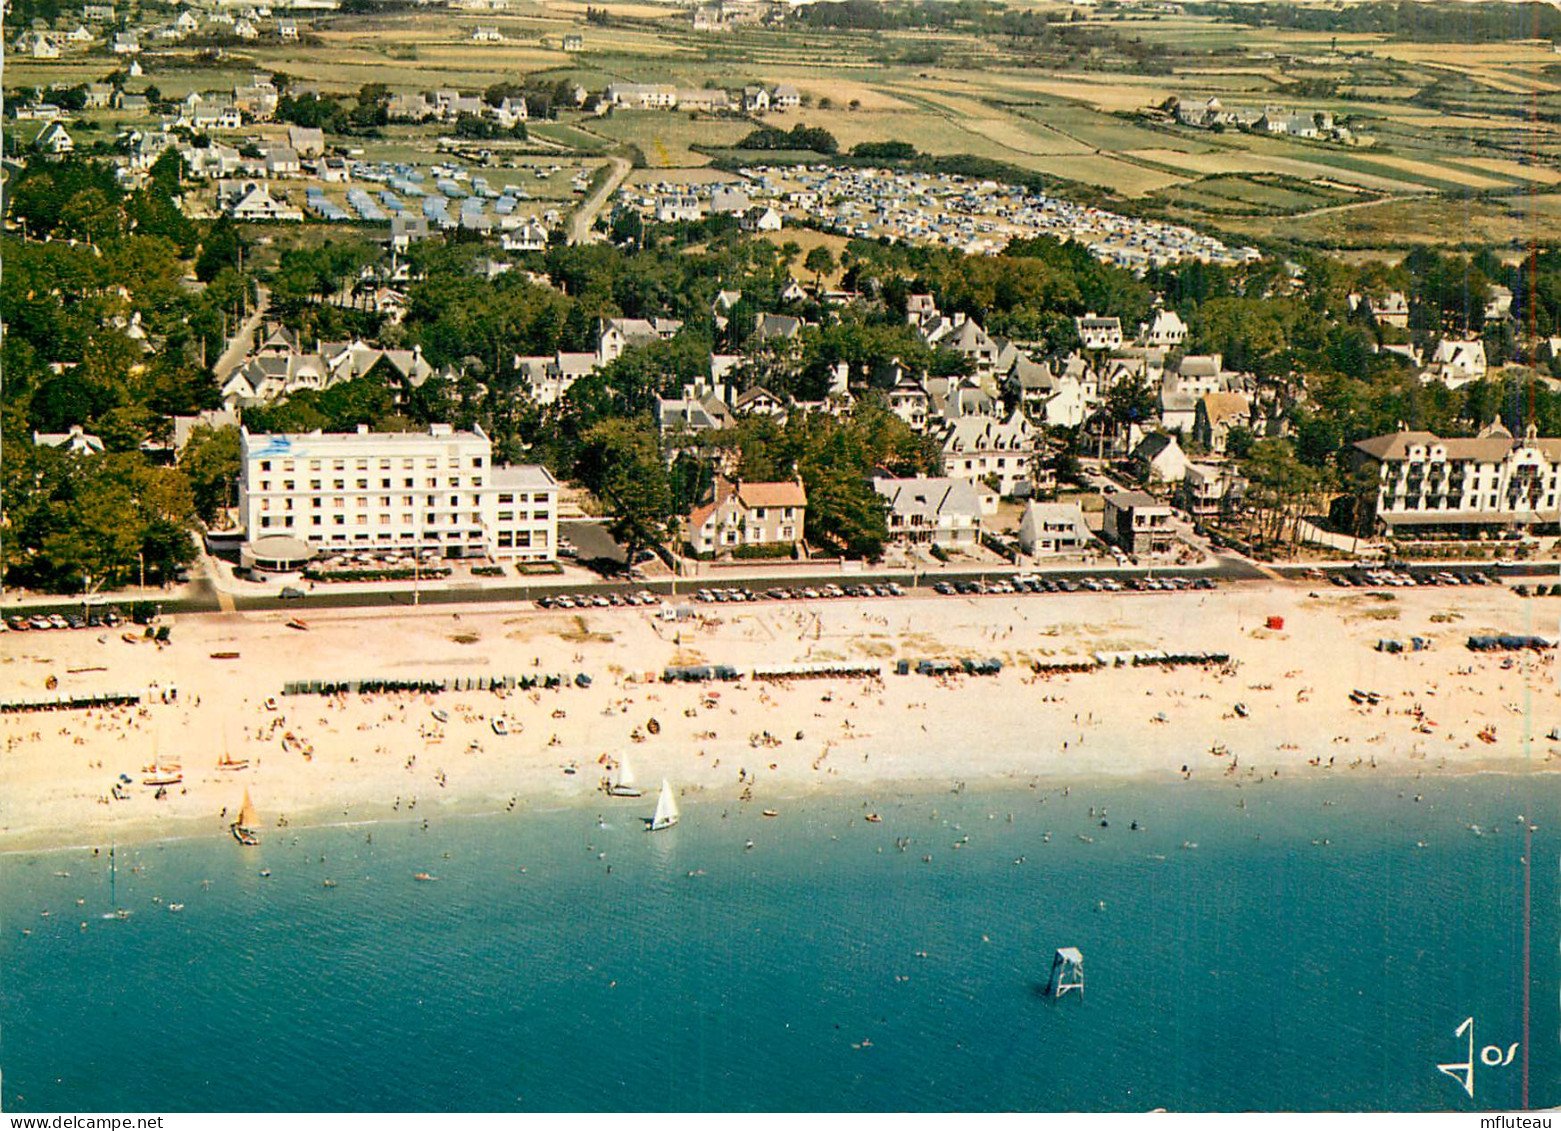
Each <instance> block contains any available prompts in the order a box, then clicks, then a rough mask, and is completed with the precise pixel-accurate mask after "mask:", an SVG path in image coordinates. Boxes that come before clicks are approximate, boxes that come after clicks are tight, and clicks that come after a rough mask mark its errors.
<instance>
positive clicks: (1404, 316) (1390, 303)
mask: <svg viewBox="0 0 1561 1131" xmlns="http://www.w3.org/2000/svg"><path fill="white" fill-rule="evenodd" d="M1365 303H1366V310H1367V311H1368V312H1369V313H1370V314H1371V316H1372V318H1374V319H1376V321H1377V322H1378V323H1379V324H1381V325H1383V326H1393V327H1396V328H1397V329H1400V330H1403V329H1407V328H1408V326H1409V300H1408V299H1406V298H1405V297H1404V295H1403V293H1402V292H1400V291H1390V292H1389V293H1388V294H1387V295H1386V296H1384V297H1383V298H1380V299H1374V298H1368V299H1366V300H1365Z"/></svg>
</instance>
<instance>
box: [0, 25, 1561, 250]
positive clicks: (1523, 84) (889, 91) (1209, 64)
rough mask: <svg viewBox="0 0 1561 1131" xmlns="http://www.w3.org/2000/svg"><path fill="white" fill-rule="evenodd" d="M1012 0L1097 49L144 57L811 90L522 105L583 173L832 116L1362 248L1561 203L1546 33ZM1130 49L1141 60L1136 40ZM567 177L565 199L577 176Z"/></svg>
mask: <svg viewBox="0 0 1561 1131" xmlns="http://www.w3.org/2000/svg"><path fill="white" fill-rule="evenodd" d="M1020 7H1021V8H1022V9H1029V8H1033V9H1035V10H1037V11H1042V12H1059V11H1065V12H1066V13H1067V20H1068V22H1069V26H1070V27H1075V28H1078V29H1079V30H1080V31H1081V32H1082V33H1087V34H1090V35H1094V36H1096V37H1097V39H1096V40H1091V41H1089V42H1090V43H1091V44H1099V45H1095V46H1089V47H1087V48H1084V49H1073V48H1069V49H1066V50H1058V49H1057V48H1056V47H1055V45H1050V46H1048V45H1046V44H1042V43H1037V42H1027V41H1023V40H1021V39H1019V38H1016V39H1015V40H1014V41H1013V42H1009V41H1008V40H1006V39H1003V40H1001V41H999V40H998V39H996V38H983V37H982V36H981V35H978V34H976V33H974V32H973V31H969V30H963V29H962V28H944V27H940V28H925V27H921V28H905V29H886V30H863V29H856V30H848V29H826V28H819V27H807V26H800V25H798V24H797V23H795V22H793V21H788V22H786V23H784V24H782V25H778V26H771V27H753V26H749V27H739V28H733V29H731V30H727V31H722V32H695V31H693V30H692V28H691V26H690V22H689V16H688V10H687V9H679V8H673V7H671V6H663V5H658V4H645V3H629V4H614V5H611V7H610V12H609V13H608V14H607V16H606V17H605V18H603V17H602V16H601V15H600V13H598V15H597V16H596V17H594V18H592V19H590V20H588V19H587V6H586V5H585V4H581V3H574V2H563V0H524V2H517V3H515V4H514V5H512V6H511V7H510V8H508V9H506V10H500V11H494V12H483V13H477V12H467V11H460V12H443V11H433V10H429V9H426V8H420V9H416V10H413V11H409V12H396V13H379V14H373V15H346V14H340V13H334V14H321V15H318V16H308V15H305V16H301V17H300V20H301V22H302V23H303V24H304V25H305V29H304V40H305V42H304V43H303V44H302V45H286V44H282V43H280V42H276V41H274V40H269V39H261V40H258V41H255V42H252V43H247V44H234V45H232V46H230V47H228V48H225V49H224V53H223V55H222V57H221V58H220V59H218V60H216V61H215V62H214V63H212V62H211V61H207V62H205V63H199V64H198V63H197V61H196V60H195V59H194V58H193V53H191V52H188V51H181V50H179V49H177V48H167V47H161V46H159V47H156V48H153V49H149V50H148V51H147V52H146V54H145V56H144V57H143V59H144V62H145V63H146V64H147V66H148V71H149V74H152V75H154V76H155V82H156V84H157V86H158V87H159V89H160V90H161V91H162V92H163V94H164V95H166V96H170V97H175V98H177V97H182V96H184V95H185V94H187V93H189V92H190V91H196V90H200V91H205V90H220V89H224V88H230V87H231V86H232V85H234V84H235V83H239V82H243V81H245V80H246V78H247V76H248V75H249V74H250V73H252V72H253V71H256V70H266V69H271V70H281V71H284V72H285V73H287V74H288V75H289V76H291V77H292V79H293V81H294V82H295V83H305V84H312V85H314V86H316V87H317V88H318V89H319V90H321V91H323V92H327V93H337V94H344V95H350V94H352V93H354V92H356V91H357V90H358V88H359V87H361V86H362V85H363V84H365V83H369V82H381V83H385V84H386V85H387V86H389V87H390V89H391V90H393V91H414V90H425V91H431V90H434V89H441V88H453V89H459V90H463V91H468V92H476V91H482V90H484V89H485V88H487V87H489V86H490V85H492V84H494V83H496V82H500V81H510V82H515V81H520V80H521V79H523V78H525V77H527V76H535V77H537V78H538V79H540V80H542V81H544V82H546V83H549V84H551V83H554V82H557V81H559V80H569V81H572V82H575V83H578V84H580V85H581V86H583V87H584V88H586V89H587V90H591V91H599V90H601V89H602V88H603V87H605V86H606V85H607V84H609V83H615V82H660V83H667V84H670V85H673V86H675V87H678V88H697V87H705V86H718V87H721V88H724V89H726V90H729V91H740V90H741V89H742V88H743V87H744V86H749V85H771V86H772V85H774V84H776V83H779V82H786V83H790V84H792V85H794V86H795V87H796V88H797V89H798V90H799V91H800V93H801V95H802V99H803V105H802V107H801V109H800V110H798V111H795V112H793V113H790V114H768V115H762V116H761V115H743V114H732V115H723V116H714V117H713V116H708V115H699V116H697V117H692V116H690V115H689V114H687V113H683V112H657V111H625V110H621V109H620V110H617V111H615V112H613V113H611V114H609V115H607V116H604V117H600V118H598V117H596V116H594V115H591V114H577V113H575V112H573V111H566V112H564V113H563V114H562V115H561V116H560V118H559V119H558V120H556V121H551V122H532V123H531V124H530V129H531V134H532V140H531V142H530V143H529V148H530V149H531V150H532V151H533V152H532V153H531V154H530V155H529V156H527V157H526V158H525V159H524V160H526V161H538V160H542V158H540V157H538V156H537V154H538V153H539V152H542V151H547V150H551V149H556V150H557V152H558V157H557V162H558V163H559V164H560V165H561V166H563V167H567V168H568V169H569V170H570V172H571V175H572V173H573V172H574V171H576V170H578V169H580V168H586V169H587V171H589V170H590V169H593V168H595V167H596V166H597V164H598V163H599V162H600V161H601V160H602V158H603V157H604V156H605V155H606V154H607V153H608V152H610V151H616V152H620V153H628V154H633V155H637V159H643V164H644V165H646V166H648V167H649V168H648V169H647V170H646V171H645V172H646V174H647V175H648V176H649V177H651V178H652V179H654V178H655V177H656V176H657V175H658V174H660V173H662V172H663V171H665V172H666V173H667V174H671V173H672V172H673V171H675V170H683V169H699V168H701V167H704V166H707V165H708V164H709V162H710V160H711V156H710V151H711V150H712V149H717V150H725V155H728V156H730V155H733V154H732V151H731V150H730V148H729V147H731V146H734V145H735V144H736V143H737V142H738V141H740V140H741V139H742V138H743V137H744V136H745V135H746V134H747V133H748V132H749V131H751V130H752V129H753V128H754V127H755V126H756V125H757V124H773V125H776V126H779V127H782V128H789V127H790V126H791V125H794V124H796V123H798V122H804V123H806V124H808V125H810V126H816V127H820V128H823V129H826V130H828V131H829V132H830V133H831V134H832V135H834V137H835V138H836V139H837V141H838V142H839V145H840V148H841V150H842V151H848V150H849V149H850V148H851V147H852V146H854V145H857V144H860V143H862V142H876V141H884V140H903V141H909V142H911V143H912V144H913V145H914V146H915V147H916V148H917V149H918V150H919V151H920V152H922V153H926V154H931V155H936V156H953V155H968V156H971V157H975V158H982V159H987V160H991V161H997V162H1002V163H1005V164H1007V165H1009V166H1012V167H1014V168H1016V169H1020V170H1024V171H1028V172H1031V173H1040V174H1042V175H1044V176H1047V177H1050V178H1053V179H1054V187H1055V189H1056V190H1057V191H1059V192H1061V193H1064V194H1067V193H1069V192H1075V191H1078V192H1084V191H1088V192H1089V193H1091V194H1093V195H1092V199H1098V198H1099V195H1100V194H1101V193H1104V194H1106V196H1107V197H1109V198H1114V199H1116V200H1117V201H1119V202H1120V204H1121V206H1123V207H1131V206H1132V204H1133V202H1134V201H1136V200H1145V201H1146V202H1151V203H1152V204H1153V205H1154V206H1155V207H1156V208H1157V210H1159V211H1160V212H1161V213H1162V214H1163V213H1164V212H1165V211H1166V210H1169V211H1170V213H1171V214H1172V215H1174V216H1178V217H1180V218H1184V219H1186V220H1188V221H1189V222H1194V223H1196V222H1198V221H1199V220H1200V219H1203V220H1210V221H1217V223H1218V224H1219V225H1220V226H1221V227H1222V228H1225V229H1227V230H1237V229H1239V230H1240V231H1241V232H1242V233H1244V234H1246V235H1248V236H1251V237H1254V238H1263V237H1270V236H1276V235H1277V236H1282V237H1285V238H1296V239H1301V240H1305V241H1308V242H1319V241H1326V240H1328V239H1330V238H1334V237H1335V236H1337V237H1338V238H1339V239H1340V240H1341V241H1342V242H1343V244H1344V245H1346V246H1349V247H1368V246H1374V247H1379V248H1382V249H1384V250H1387V251H1392V250H1402V248H1403V247H1405V246H1408V245H1409V244H1412V243H1416V242H1422V241H1427V240H1430V241H1434V242H1445V243H1466V242H1469V241H1470V240H1472V239H1485V238H1489V239H1492V240H1495V241H1497V242H1512V241H1516V242H1522V241H1527V240H1530V239H1533V238H1535V236H1536V233H1538V234H1539V235H1546V234H1547V233H1546V232H1545V231H1542V230H1541V229H1543V227H1544V225H1545V224H1554V222H1555V220H1556V219H1557V217H1558V212H1557V210H1556V207H1555V203H1554V200H1553V199H1552V195H1551V194H1543V195H1539V196H1535V195H1532V194H1533V193H1534V191H1535V190H1536V189H1546V188H1549V187H1551V186H1556V185H1561V58H1558V56H1557V55H1556V54H1555V52H1554V51H1553V50H1551V48H1550V46H1549V45H1548V44H1540V43H1531V42H1512V43H1498V44H1476V45H1472V46H1468V45H1461V44H1448V43H1425V42H1408V41H1399V40H1394V39H1390V38H1388V37H1386V36H1383V35H1378V34H1339V35H1337V36H1333V35H1328V34H1325V33H1321V32H1311V31H1298V30H1292V29H1287V28H1278V27H1251V26H1245V25H1241V24H1237V23H1234V22H1224V21H1216V20H1214V19H1212V18H1211V17H1208V16H1205V15H1201V14H1197V13H1156V14H1154V15H1153V16H1150V15H1148V14H1146V13H1143V12H1133V11H1130V10H1127V9H1120V10H1115V11H1112V10H1098V9H1083V8H1077V9H1075V8H1071V7H1067V8H1064V7H1063V6H1060V5H1055V4H1049V3H1039V4H1030V3H1023V4H1021V5H1020ZM479 22H481V23H483V24H485V25H491V26H495V27H497V28H498V29H499V31H500V33H501V34H502V36H503V41H502V42H499V43H477V42H473V41H472V38H471V32H472V29H473V28H475V27H476V25H477V24H478V23H479ZM566 34H570V35H579V36H581V37H582V39H583V49H582V50H579V51H573V52H565V51H564V50H563V39H564V36H565V35H566ZM1135 41H1136V43H1137V44H1138V45H1139V48H1140V49H1141V51H1142V56H1141V60H1142V61H1140V62H1135V61H1134V58H1132V57H1131V53H1130V52H1127V51H1126V49H1125V48H1124V47H1123V46H1122V44H1127V43H1133V42H1135ZM1145 61H1147V62H1145ZM7 62H8V63H9V64H10V67H9V76H8V77H9V78H10V81H11V83H12V84H14V85H47V84H49V83H51V82H63V83H82V82H88V81H98V80H101V79H102V78H104V77H105V76H106V75H108V74H109V73H110V72H111V71H113V70H115V69H116V68H117V67H118V66H120V61H119V60H116V59H112V58H109V57H107V56H105V55H103V54H101V53H98V54H94V55H89V56H87V57H81V56H79V55H78V56H73V55H71V54H69V53H67V56H66V57H65V58H63V59H60V60H34V59H30V58H20V57H19V58H15V59H8V60H7ZM1150 72H1153V73H1150ZM145 81H146V80H135V82H133V83H132V85H131V89H135V88H136V86H135V83H136V82H139V83H142V84H144V82H145ZM1211 96H1214V97H1218V98H1219V99H1220V100H1221V102H1222V103H1223V104H1224V106H1225V107H1226V108H1228V109H1246V110H1251V111H1254V112H1256V111H1259V110H1261V109H1262V108H1264V107H1265V106H1270V105H1277V106H1280V107H1282V108H1284V109H1286V110H1290V111H1299V112H1313V111H1325V112H1327V113H1328V114H1331V115H1332V116H1333V117H1334V119H1335V120H1336V121H1338V122H1340V123H1343V124H1346V125H1347V126H1348V128H1349V130H1350V134H1351V137H1350V141H1351V144H1341V143H1339V142H1333V141H1325V140H1306V139H1299V138H1290V137H1285V136H1274V135H1268V134H1261V135H1260V134H1258V133H1256V132H1252V131H1245V130H1240V129H1234V128H1232V129H1225V130H1224V131H1223V132H1216V131H1213V130H1199V129H1194V128H1189V127H1186V126H1183V125H1181V124H1179V123H1177V122H1176V121H1175V120H1174V119H1172V118H1170V117H1169V116H1167V115H1166V114H1165V113H1164V112H1163V110H1162V109H1161V108H1162V107H1164V106H1166V105H1167V104H1168V102H1169V101H1172V100H1175V99H1187V100H1190V101H1195V102H1202V101H1203V100H1205V99H1207V98H1209V97H1211ZM116 124H117V123H116ZM143 124H144V123H143ZM435 136H436V135H435V132H434V131H433V130H432V128H431V127H420V128H415V129H392V130H387V131H385V136H384V137H383V138H380V139H374V140H369V141H367V142H365V143H364V144H363V145H362V146H361V148H363V149H364V150H365V153H366V155H374V156H386V157H393V158H395V159H406V158H407V155H417V154H426V153H427V152H428V151H429V150H430V149H431V148H432V142H433V138H434V137H435ZM355 144H356V143H355ZM750 156H752V157H753V158H754V159H755V160H775V159H776V158H777V155H776V154H774V153H764V154H752V155H750ZM798 156H799V157H802V158H805V159H816V158H814V156H813V155H809V154H799V155H798ZM523 175H524V174H523ZM561 176H562V179H563V182H564V185H565V189H564V191H563V195H568V191H567V182H568V180H569V176H566V175H562V174H561ZM636 180H637V181H638V180H640V177H638V176H637V177H636ZM1086 186H1087V189H1086ZM555 187H556V186H553V185H552V184H551V183H549V185H548V186H547V190H546V191H548V192H550V193H551V192H552V191H553V190H554V188H555ZM538 195H541V193H538Z"/></svg>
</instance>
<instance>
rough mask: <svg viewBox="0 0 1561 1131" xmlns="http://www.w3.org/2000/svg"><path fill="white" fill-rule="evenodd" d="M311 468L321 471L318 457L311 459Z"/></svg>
mask: <svg viewBox="0 0 1561 1131" xmlns="http://www.w3.org/2000/svg"><path fill="white" fill-rule="evenodd" d="M309 470H310V471H319V470H320V461H319V460H317V459H312V460H310V461H309Z"/></svg>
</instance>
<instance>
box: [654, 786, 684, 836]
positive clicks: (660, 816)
mask: <svg viewBox="0 0 1561 1131" xmlns="http://www.w3.org/2000/svg"><path fill="white" fill-rule="evenodd" d="M677 823H678V801H677V798H676V797H673V796H672V786H671V785H670V784H669V783H668V782H667V779H666V778H662V779H661V796H660V797H658V798H656V815H655V816H654V817H652V818H651V819H650V831H651V832H656V831H657V830H658V829H670V828H671V827H672V826H673V825H675V824H677Z"/></svg>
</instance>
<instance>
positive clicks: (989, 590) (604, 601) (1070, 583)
mask: <svg viewBox="0 0 1561 1131" xmlns="http://www.w3.org/2000/svg"><path fill="white" fill-rule="evenodd" d="M1216 587H1217V582H1215V581H1214V580H1213V579H1212V578H1208V577H1197V578H1192V577H1167V578H1143V577H1127V578H1118V577H1109V576H1085V577H1066V578H1050V577H1045V578H1043V577H1026V576H1024V575H1020V576H1018V577H1014V578H1006V579H1003V580H995V581H986V580H974V581H973V580H968V579H967V580H960V581H937V582H934V583H933V584H931V585H929V586H926V587H925V588H926V589H930V591H931V592H933V593H936V594H938V595H940V596H951V597H952V596H967V597H975V596H987V595H1002V594H1009V595H1021V594H1037V595H1039V594H1046V593H1150V592H1157V593H1172V592H1180V591H1183V590H1202V591H1207V590H1210V589H1214V588H1216ZM916 588H917V587H914V586H906V585H901V584H900V583H899V582H896V581H886V582H856V583H853V584H849V585H835V584H815V585H801V586H783V585H772V586H769V587H767V588H764V589H757V590H756V589H751V588H748V587H746V586H719V587H702V588H699V589H691V590H689V591H688V592H687V593H686V594H682V595H680V596H678V597H669V596H666V595H659V594H656V593H652V592H650V591H649V590H640V591H638V592H634V593H562V594H548V595H547V596H544V597H539V598H537V600H536V604H537V606H538V607H539V608H543V609H589V608H612V607H617V608H623V607H628V606H634V605H654V604H659V603H661V602H663V601H669V600H685V601H697V602H699V603H701V604H710V605H727V604H742V603H745V602H750V601H829V600H841V599H855V600H866V599H869V598H871V599H883V598H894V597H904V596H906V595H908V594H911V593H913V592H915V591H916Z"/></svg>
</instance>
